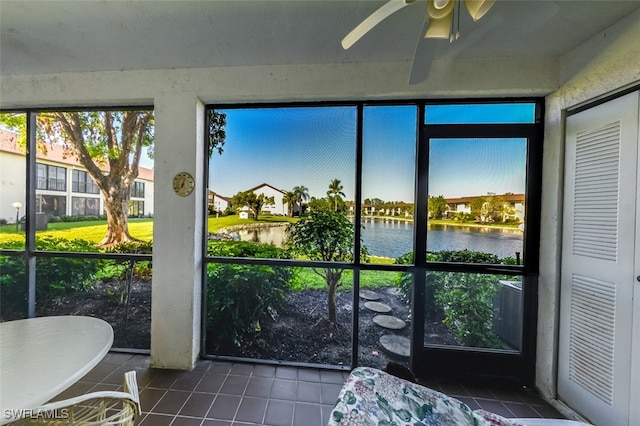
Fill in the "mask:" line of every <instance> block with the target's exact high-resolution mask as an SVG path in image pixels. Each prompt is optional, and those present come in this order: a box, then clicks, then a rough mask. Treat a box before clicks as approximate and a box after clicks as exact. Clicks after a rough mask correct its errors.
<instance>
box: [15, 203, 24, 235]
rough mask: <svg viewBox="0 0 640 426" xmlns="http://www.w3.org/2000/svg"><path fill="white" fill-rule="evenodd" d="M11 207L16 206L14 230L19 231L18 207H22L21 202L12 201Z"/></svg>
mask: <svg viewBox="0 0 640 426" xmlns="http://www.w3.org/2000/svg"><path fill="white" fill-rule="evenodd" d="M13 207H15V208H16V232H20V207H22V203H21V202H20V201H16V202H15V203H13Z"/></svg>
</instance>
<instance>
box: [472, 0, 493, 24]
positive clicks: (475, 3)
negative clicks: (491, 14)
mask: <svg viewBox="0 0 640 426" xmlns="http://www.w3.org/2000/svg"><path fill="white" fill-rule="evenodd" d="M495 2H496V0H464V4H465V6H467V10H468V11H469V15H471V19H473V20H474V21H477V20H479V19H480V18H482V17H483V16H484V15H485V13H487V12H488V11H489V9H491V6H493V4H494V3H495Z"/></svg>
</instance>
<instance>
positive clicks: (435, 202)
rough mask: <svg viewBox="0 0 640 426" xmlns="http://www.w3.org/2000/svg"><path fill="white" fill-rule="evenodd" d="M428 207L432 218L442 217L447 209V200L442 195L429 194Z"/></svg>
mask: <svg viewBox="0 0 640 426" xmlns="http://www.w3.org/2000/svg"><path fill="white" fill-rule="evenodd" d="M428 208H429V213H431V217H432V218H434V219H442V217H443V216H444V214H445V213H446V211H447V200H446V199H445V198H444V196H443V195H438V196H437V197H433V196H430V197H429V206H428Z"/></svg>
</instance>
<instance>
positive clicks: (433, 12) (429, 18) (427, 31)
mask: <svg viewBox="0 0 640 426" xmlns="http://www.w3.org/2000/svg"><path fill="white" fill-rule="evenodd" d="M415 1H416V0H389V1H388V2H386V3H385V4H383V5H382V6H381V7H380V8H379V9H377V10H376V11H375V12H373V13H372V14H371V15H369V17H367V18H366V19H365V20H364V21H362V22H361V23H360V24H359V25H358V26H357V27H355V28H354V29H353V30H352V31H351V32H350V33H349V34H347V35H346V36H345V37H344V38H343V39H342V47H343V48H344V49H345V50H346V49H349V48H350V47H351V46H353V45H354V44H355V43H356V42H357V41H358V40H360V39H361V38H362V37H363V36H364V35H365V34H367V33H368V32H369V31H370V30H371V29H373V28H374V27H375V26H376V25H378V24H379V23H380V22H382V21H383V20H385V19H386V18H388V17H389V16H391V15H393V14H394V13H396V12H397V11H399V10H400V9H402V8H404V7H405V6H408V5H410V4H412V3H415ZM495 1H496V0H427V14H426V18H425V20H424V23H423V26H422V30H421V32H420V37H418V42H417V44H416V49H415V52H414V56H413V63H412V64H411V74H410V76H409V84H416V83H420V82H422V81H424V80H426V78H427V77H428V75H429V70H430V68H431V61H432V60H433V54H434V53H435V48H436V44H435V43H433V42H428V40H429V39H448V40H449V41H450V42H453V41H455V40H457V39H458V38H459V37H460V3H462V2H464V4H465V6H466V8H467V11H468V12H469V15H471V18H472V19H473V20H474V21H477V20H479V19H480V18H482V17H483V16H484V15H485V14H486V13H487V11H489V9H490V8H491V6H493V4H494V3H495Z"/></svg>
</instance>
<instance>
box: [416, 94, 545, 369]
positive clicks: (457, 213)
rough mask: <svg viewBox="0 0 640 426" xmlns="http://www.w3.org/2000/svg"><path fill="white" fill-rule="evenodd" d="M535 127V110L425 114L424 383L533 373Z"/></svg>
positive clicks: (420, 218) (419, 358)
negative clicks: (452, 376)
mask: <svg viewBox="0 0 640 426" xmlns="http://www.w3.org/2000/svg"><path fill="white" fill-rule="evenodd" d="M534 122H535V104H532V103H529V104H470V105H433V106H432V105H427V106H426V108H425V119H424V123H425V124H424V126H423V127H422V129H421V131H422V134H421V143H420V145H419V147H418V150H419V153H418V157H419V158H418V164H419V170H418V189H417V198H418V203H417V205H418V208H421V207H422V208H421V209H420V210H417V211H416V243H415V250H416V253H424V254H423V255H422V256H416V260H415V264H416V267H417V270H418V271H419V272H417V273H416V275H415V287H416V288H415V290H414V291H415V293H414V294H415V295H416V300H415V311H416V319H417V320H418V318H419V319H420V320H419V321H420V324H419V326H416V327H414V335H413V337H414V345H416V346H417V343H418V342H420V343H422V345H421V346H420V347H423V348H424V349H423V350H422V351H421V352H420V353H419V354H418V353H417V354H416V355H415V360H414V369H416V371H418V372H419V373H421V375H426V376H429V375H433V374H434V373H435V371H429V369H430V367H428V366H429V365H431V366H433V365H438V366H439V367H438V369H437V370H438V373H445V372H446V373H453V372H456V373H465V372H467V373H470V374H473V373H476V374H477V373H482V374H496V375H507V376H520V377H522V376H523V375H526V374H527V373H526V372H527V371H532V370H531V369H530V368H527V367H526V363H527V362H528V361H527V360H530V359H532V357H533V353H532V352H531V348H532V345H531V343H532V342H531V339H532V335H530V334H528V333H529V332H530V330H531V326H532V324H531V322H530V319H531V318H532V315H535V312H534V310H533V306H534V304H535V276H536V272H535V270H534V268H535V265H536V264H537V247H536V246H537V244H534V243H533V242H534V241H537V237H536V236H533V235H532V234H537V231H536V229H532V228H535V226H533V227H532V226H528V224H530V223H537V221H536V220H535V219H534V218H533V216H536V213H535V212H537V209H535V208H533V209H532V205H533V206H535V205H537V202H538V201H537V200H536V199H535V198H536V197H535V196H532V195H531V194H538V193H539V191H536V190H535V185H538V184H539V183H538V178H537V177H536V176H537V171H532V168H531V165H532V164H531V161H532V159H535V158H537V156H536V155H534V154H532V152H533V151H535V149H534V148H535V147H534V144H535V142H534V140H535V136H536V133H535V132H536V126H535V125H534ZM527 241H529V242H530V244H527ZM416 325H418V324H416ZM416 352H417V351H416ZM431 369H432V370H435V369H433V368H432V367H431Z"/></svg>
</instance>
